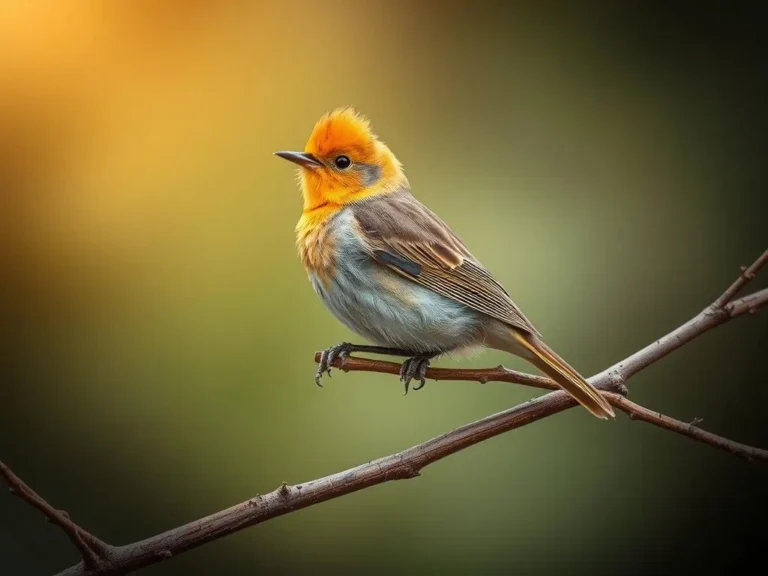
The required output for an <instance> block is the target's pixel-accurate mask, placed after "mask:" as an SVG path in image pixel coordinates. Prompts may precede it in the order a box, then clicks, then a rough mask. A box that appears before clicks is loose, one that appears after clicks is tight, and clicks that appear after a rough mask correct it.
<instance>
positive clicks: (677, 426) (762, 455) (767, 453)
mask: <svg viewBox="0 0 768 576" xmlns="http://www.w3.org/2000/svg"><path fill="white" fill-rule="evenodd" d="M603 394H604V395H605V397H606V398H608V401H609V402H610V403H611V404H613V405H614V406H615V407H616V408H618V409H619V410H623V411H624V412H626V413H627V414H628V415H629V417H630V418H631V419H632V420H642V421H643V422H650V423H651V424H654V425H656V426H659V427H661V428H666V429H667V430H671V431H672V432H677V433H678V434H682V435H683V436H688V438H693V439H694V440H698V441H699V442H703V443H704V444H709V445H710V446H714V447H715V448H722V449H723V450H726V451H728V452H730V453H731V454H735V455H736V456H741V457H742V458H746V459H747V460H756V459H757V460H768V450H762V449H760V448H753V447H752V446H747V445H746V444H740V443H739V442H734V441H733V440H728V439H727V438H723V437H722V436H717V435H716V434H712V433H711V432H707V431H706V430H702V429H701V428H699V427H698V426H697V424H698V423H699V422H698V421H694V422H691V423H688V424H686V423H685V422H680V421H679V420H675V419H674V418H670V417H669V416H664V414H662V413H661V412H653V411H652V410H648V408H644V407H643V406H640V405H639V404H635V403H634V402H632V401H630V400H627V399H626V398H624V397H623V396H619V395H618V394H613V393H612V392H603Z"/></svg>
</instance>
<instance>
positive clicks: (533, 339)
mask: <svg viewBox="0 0 768 576" xmlns="http://www.w3.org/2000/svg"><path fill="white" fill-rule="evenodd" d="M512 333H513V335H514V338H515V340H516V341H517V342H518V344H520V345H521V346H522V347H523V348H525V350H527V351H528V352H530V354H528V355H526V356H525V359H526V360H528V361H529V362H530V363H531V364H533V365H534V366H536V367H537V368H538V369H539V370H541V371H542V372H544V374H546V375H547V376H549V377H550V378H551V379H552V380H554V381H555V383H556V384H557V385H558V386H560V387H561V388H562V389H563V390H565V391H566V392H568V393H569V394H570V395H571V396H573V397H574V398H575V399H576V400H577V401H578V402H579V404H581V405H582V406H584V408H586V409H587V410H589V411H590V412H591V413H592V414H593V415H594V416H596V417H597V418H600V419H602V420H607V419H608V417H610V418H615V417H616V415H615V414H614V412H613V408H611V405H610V404H609V403H608V401H607V400H606V399H605V398H604V397H603V395H602V394H600V392H598V390H597V389H596V388H595V387H594V386H592V385H591V384H590V383H589V382H587V381H586V380H585V379H584V378H583V377H582V376H581V374H579V373H578V372H576V370H574V369H573V368H572V367H571V366H570V365H569V364H568V363H567V362H566V361H565V360H563V359H562V358H560V356H558V355H557V354H556V353H555V351H554V350H552V349H551V348H550V347H549V346H547V345H546V344H545V343H544V342H543V341H542V340H541V339H540V338H538V337H537V336H534V335H532V334H524V333H521V332H518V331H517V330H512Z"/></svg>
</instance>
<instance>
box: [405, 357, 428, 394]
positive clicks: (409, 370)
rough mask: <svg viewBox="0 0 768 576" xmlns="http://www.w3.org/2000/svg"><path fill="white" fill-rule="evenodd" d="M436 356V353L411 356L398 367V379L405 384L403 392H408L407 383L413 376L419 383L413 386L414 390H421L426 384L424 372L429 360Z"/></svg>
mask: <svg viewBox="0 0 768 576" xmlns="http://www.w3.org/2000/svg"><path fill="white" fill-rule="evenodd" d="M435 356H437V354H418V355H416V356H411V357H410V358H408V359H407V360H406V361H405V362H403V365H402V367H401V368H400V381H401V382H402V383H403V384H405V394H408V385H409V384H410V383H411V380H412V379H413V378H416V379H417V380H419V382H420V384H419V385H418V386H414V387H413V389H414V390H421V389H422V388H424V384H426V372H427V368H429V361H430V360H432V358H434V357H435Z"/></svg>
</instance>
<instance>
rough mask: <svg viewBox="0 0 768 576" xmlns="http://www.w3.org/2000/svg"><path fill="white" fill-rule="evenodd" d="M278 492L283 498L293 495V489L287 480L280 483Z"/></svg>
mask: <svg viewBox="0 0 768 576" xmlns="http://www.w3.org/2000/svg"><path fill="white" fill-rule="evenodd" d="M277 493H278V494H279V495H280V497H281V498H288V497H289V496H290V495H291V489H290V488H289V487H288V483H287V482H283V483H282V484H280V488H278V489H277Z"/></svg>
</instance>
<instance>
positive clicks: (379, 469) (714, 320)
mask: <svg viewBox="0 0 768 576" xmlns="http://www.w3.org/2000/svg"><path fill="white" fill-rule="evenodd" d="M764 256H765V255H763V256H761V258H760V259H758V262H760V261H761V260H762V259H763V258H764ZM753 266H754V265H753ZM751 268H752V267H750V269H751ZM744 284H746V280H745V281H744V282H743V283H741V284H740V286H739V289H740V288H741V287H743V285H744ZM730 290H731V288H729V290H728V291H727V292H726V294H728V292H729V291H730ZM728 298H730V299H732V296H728ZM721 299H722V297H721V298H720V299H718V301H717V302H715V303H714V304H713V305H712V306H710V307H709V308H707V309H705V310H703V311H702V312H700V313H699V314H698V315H696V316H695V317H694V318H692V319H691V320H689V321H688V322H686V323H685V324H683V325H682V326H680V327H679V328H677V329H675V330H673V331H672V332H670V333H669V334H667V335H666V336H664V337H663V338H660V339H659V340H657V341H656V342H654V343H652V344H650V345H648V346H646V347H645V348H643V349H642V350H640V351H638V352H636V353H634V354H632V355H631V356H629V357H628V358H627V359H625V360H623V361H621V362H619V363H617V364H615V365H613V366H611V367H610V368H608V369H607V370H604V371H603V372H601V373H600V374H597V375H595V376H593V377H591V378H590V379H589V380H590V382H591V383H592V384H593V385H595V386H596V387H597V388H598V389H600V390H602V391H606V392H623V391H624V390H625V382H626V381H627V380H628V379H629V378H630V377H632V376H633V375H634V374H636V373H637V372H639V371H640V370H642V369H643V368H645V367H646V366H649V365H650V364H652V363H654V362H656V361H658V360H660V359H661V358H664V357H665V356H667V355H668V354H670V353H671V352H672V351H674V350H676V349H677V348H679V347H680V346H682V345H683V344H685V343H687V342H690V341H691V340H693V339H694V338H696V337H697V336H700V335H701V334H704V333H705V332H707V331H709V330H711V329H712V328H714V327H715V326H719V325H720V324H723V323H725V322H727V321H729V320H730V319H732V318H736V317H738V316H741V315H742V314H745V313H747V312H751V311H754V310H757V309H758V308H760V307H762V306H765V305H766V304H768V290H761V291H759V292H756V293H754V294H751V295H749V296H745V297H743V298H741V299H739V300H733V301H732V302H730V303H729V304H727V306H725V307H723V305H720V304H718V302H719V301H720V300H721ZM336 365H337V366H339V365H340V364H336ZM355 366H357V367H358V369H362V366H367V369H369V370H371V371H375V372H386V373H390V372H392V369H393V366H394V367H397V365H396V364H393V363H392V362H381V361H374V360H367V359H361V358H349V359H348V361H347V365H346V369H347V370H353V369H355V368H354V367H355ZM393 373H395V374H398V373H399V370H397V371H395V372H393ZM427 374H428V376H429V377H430V378H433V377H434V376H438V378H439V379H443V380H446V379H453V378H460V377H461V379H469V380H475V381H491V380H492V379H496V378H498V379H499V380H502V381H507V382H515V383H519V384H527V385H530V386H535V387H544V388H547V387H548V384H549V383H548V382H545V380H546V379H543V378H542V377H539V376H533V375H529V374H523V373H519V372H514V371H510V370H505V369H503V368H495V369H492V370H486V371H478V370H469V371H468V370H456V371H454V370H446V369H437V368H435V369H430V371H429V372H428V373H427ZM609 397H610V398H612V399H613V400H614V402H618V403H620V404H621V405H620V406H619V405H617V407H619V408H620V409H622V410H625V409H626V410H634V413H635V414H636V416H637V417H638V418H641V416H644V415H647V414H649V413H650V412H649V411H648V410H647V409H646V408H643V407H641V406H638V405H637V404H634V403H624V399H623V398H622V396H620V395H619V394H611V395H610V396H609ZM619 399H621V400H619ZM626 402H628V401H626ZM577 405H578V404H577V403H576V401H575V400H573V398H572V397H571V396H569V395H567V394H566V393H564V392H563V391H561V390H556V391H553V392H550V393H548V394H544V395H543V396H540V397H538V398H536V399H532V400H529V401H528V402H525V403H523V404H520V405H518V406H515V407H514V408H510V409H508V410H504V411H503V412H499V413H497V414H493V415H491V416H488V417H486V418H483V419H482V420H478V421H476V422H472V423H470V424H466V425H464V426H461V427H460V428H456V429H455V430H452V431H450V432H447V433H445V434H442V435H441V436H438V437H436V438H433V439H431V440H428V441H426V442H423V443H421V444H417V445H416V446H413V447H412V448H409V449H407V450H404V451H403V452H399V453H397V454H393V455H391V456H386V457H384V458H381V459H379V460H375V461H373V462H369V463H367V464H363V465H361V466H358V467H356V468H352V469H350V470H346V471H344V472H339V473H337V474H333V475H331V476H326V477H325V478H320V479H318V480H312V481H310V482H307V483H304V484H298V485H294V486H290V485H288V484H283V485H281V486H280V487H279V488H277V489H276V490H274V491H273V492H270V493H269V494H266V495H265V496H256V497H255V498H252V499H250V500H247V501H245V502H242V503H241V504H237V505H236V506H233V507H231V508H228V509H226V510H222V511H220V512H216V513H214V514H211V515H210V516H206V517H204V518H201V519H199V520H195V521H194V522H190V523H188V524H185V525H183V526H179V527H178V528H174V529H172V530H169V531H167V532H164V533H162V534H158V535H157V536H153V537H151V538H147V539H146V540H142V541H140V542H134V543H132V544H128V545H126V546H120V547H115V548H112V549H111V550H110V552H111V554H110V558H109V564H108V566H102V567H99V568H98V569H95V570H91V569H88V568H87V567H85V566H84V565H83V564H78V565H76V566H72V567H70V568H68V569H67V570H64V571H63V572H61V573H60V574H59V575H58V576H96V575H98V574H107V573H110V572H112V573H113V572H119V573H121V574H125V573H128V572H133V571H135V570H138V569H139V568H142V567H144V566H148V565H150V564H154V563H156V562H159V561H161V560H163V559H166V558H170V557H172V556H173V555H176V554H179V553H182V552H185V551H186V550H190V549H192V548H196V547H198V546H201V545H202V544H205V543H206V542H210V541H212V540H216V539H217V538H221V537H222V536H225V535H227V534H232V533H234V532H237V531H239V530H242V529H244V528H247V527H248V526H253V525H255V524H260V523H262V522H266V521H267V520H270V519H271V518H275V517H277V516H282V515H283V514H287V513H289V512H292V511H294V510H299V509H301V508H306V507H307V506H312V505H314V504H318V503H320V502H325V501H327V500H331V499H333V498H338V497H340V496H343V495H345V494H350V493H352V492H356V491H358V490H362V489H364V488H368V487H371V486H375V485H377V484H382V483H384V482H389V481H390V480H401V479H407V478H414V477H416V476H418V475H419V473H420V471H421V470H422V469H423V468H424V467H425V466H427V465H429V464H431V463H433V462H437V461H438V460H441V459H442V458H445V457H447V456H450V455H451V454H455V453H456V452H459V451H461V450H464V449H466V448H468V447H470V446H473V445H475V444H477V443H478V442H482V441H484V440H487V439H489V438H492V437H494V436H497V435H499V434H502V433H504V432H507V431H509V430H513V429H515V428H520V427H521V426H525V425H527V424H531V423H532V422H536V421H538V420H541V419H543V418H546V417H548V416H551V415H553V414H557V413H558V412H562V411H564V410H567V409H569V408H572V407H575V406H577ZM650 414H653V413H650ZM655 418H656V419H657V420H658V419H662V421H663V424H659V425H662V426H663V427H665V428H668V429H674V428H673V427H670V426H678V425H679V426H683V427H685V426H689V428H687V429H686V435H687V436H691V437H693V438H695V439H697V440H700V441H703V442H707V443H708V444H712V445H714V446H718V447H721V448H725V447H726V446H725V445H724V444H723V442H727V443H731V441H729V440H725V439H722V438H719V437H716V436H714V435H710V434H709V433H706V432H704V431H703V430H702V431H698V429H697V428H695V427H694V426H691V425H687V424H683V423H682V422H678V421H676V420H673V419H672V418H668V417H662V416H661V415H659V414H658V413H656V416H655ZM643 419H644V420H646V421H648V422H653V423H657V422H656V421H654V420H653V419H651V418H643ZM676 431H679V430H676ZM708 440H712V441H708ZM730 445H731V446H738V447H739V449H740V450H742V451H743V450H745V449H746V450H749V451H750V455H751V456H752V457H754V458H761V459H762V454H763V453H764V452H765V451H762V450H758V449H755V448H749V447H744V446H743V445H740V444H736V443H731V444H730ZM726 449H728V448H726Z"/></svg>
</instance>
